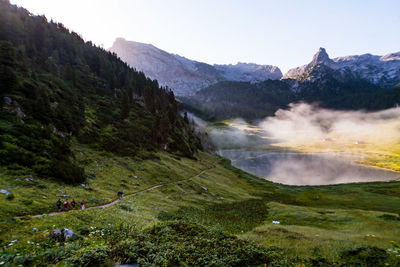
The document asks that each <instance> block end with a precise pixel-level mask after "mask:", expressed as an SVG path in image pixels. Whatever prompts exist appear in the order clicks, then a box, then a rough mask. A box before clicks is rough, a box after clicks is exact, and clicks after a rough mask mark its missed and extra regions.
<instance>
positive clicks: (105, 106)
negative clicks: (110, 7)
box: [0, 0, 201, 182]
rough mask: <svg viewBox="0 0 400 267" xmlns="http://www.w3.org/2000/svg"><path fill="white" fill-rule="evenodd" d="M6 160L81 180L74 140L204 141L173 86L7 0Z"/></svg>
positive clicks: (1, 73)
mask: <svg viewBox="0 0 400 267" xmlns="http://www.w3.org/2000/svg"><path fill="white" fill-rule="evenodd" d="M0 95H1V101H2V104H1V105H2V108H1V110H0V164H1V165H2V166H8V169H10V170H12V171H14V172H23V173H31V174H36V175H40V176H47V177H53V178H56V179H59V180H62V181H64V182H81V181H83V180H84V179H85V174H84V171H83V168H81V166H79V165H78V164H77V163H76V162H75V160H74V154H73V152H72V150H71V144H72V143H74V142H79V143H85V144H90V145H92V146H93V147H94V148H96V149H97V150H100V151H103V150H104V151H108V152H112V153H115V154H118V155H126V156H137V157H139V156H141V157H143V155H147V156H148V155H149V153H148V151H153V150H158V149H164V150H167V151H170V152H174V153H178V154H181V155H183V156H187V157H192V156H193V154H194V153H195V151H196V150H197V149H199V148H200V147H201V145H200V143H199V141H198V138H197V137H196V136H195V135H194V134H193V129H192V126H191V125H190V124H189V122H188V120H187V119H184V118H182V117H181V116H180V115H179V109H180V107H179V104H178V103H177V102H176V100H175V97H174V94H173V92H172V91H170V90H168V89H165V88H162V87H160V86H159V84H158V82H157V81H156V80H151V79H149V78H147V77H146V76H145V74H144V73H142V72H137V71H136V70H134V69H132V68H130V67H129V66H128V65H127V64H126V63H124V62H122V61H121V60H120V59H119V58H117V56H116V55H115V54H113V53H110V52H107V51H105V50H104V49H102V48H100V47H97V46H96V45H94V44H92V43H91V42H90V41H88V42H85V41H84V40H83V39H82V37H80V36H79V35H78V34H77V33H75V32H70V31H69V30H68V29H67V28H65V27H64V26H63V25H62V24H61V23H56V22H53V21H50V22H48V21H47V19H46V18H45V17H44V16H34V15H32V14H30V13H29V12H28V11H27V10H25V9H23V8H19V7H16V6H13V5H11V4H10V3H9V2H8V1H7V0H1V1H0Z"/></svg>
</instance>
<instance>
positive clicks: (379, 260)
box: [340, 246, 389, 267]
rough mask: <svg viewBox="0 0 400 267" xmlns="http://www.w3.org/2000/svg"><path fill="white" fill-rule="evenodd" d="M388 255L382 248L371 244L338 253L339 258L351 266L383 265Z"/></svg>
mask: <svg viewBox="0 0 400 267" xmlns="http://www.w3.org/2000/svg"><path fill="white" fill-rule="evenodd" d="M388 257H389V255H388V254H387V253H386V251H385V250H384V249H381V248H378V247H372V246H365V247H358V248H351V249H347V250H344V251H342V252H341V253H340V259H341V260H342V261H343V262H344V263H346V264H349V265H351V266H371V267H373V266H374V267H375V266H383V265H384V263H385V261H386V260H387V259H388Z"/></svg>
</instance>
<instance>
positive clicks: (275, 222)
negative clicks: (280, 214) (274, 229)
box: [272, 221, 281, 224]
mask: <svg viewBox="0 0 400 267" xmlns="http://www.w3.org/2000/svg"><path fill="white" fill-rule="evenodd" d="M272 223H273V224H281V223H280V222H279V221H272Z"/></svg>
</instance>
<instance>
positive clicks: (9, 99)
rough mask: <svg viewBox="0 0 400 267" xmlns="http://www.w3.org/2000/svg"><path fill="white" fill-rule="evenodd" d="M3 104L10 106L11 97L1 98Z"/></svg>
mask: <svg viewBox="0 0 400 267" xmlns="http://www.w3.org/2000/svg"><path fill="white" fill-rule="evenodd" d="M3 100H4V103H6V104H7V105H11V103H12V99H11V97H8V96H5V97H3Z"/></svg>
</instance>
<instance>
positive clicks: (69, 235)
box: [63, 228, 75, 239]
mask: <svg viewBox="0 0 400 267" xmlns="http://www.w3.org/2000/svg"><path fill="white" fill-rule="evenodd" d="M63 230H64V237H65V239H70V238H72V237H73V236H74V234H75V232H74V231H72V230H71V229H68V228H64V229H63Z"/></svg>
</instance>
